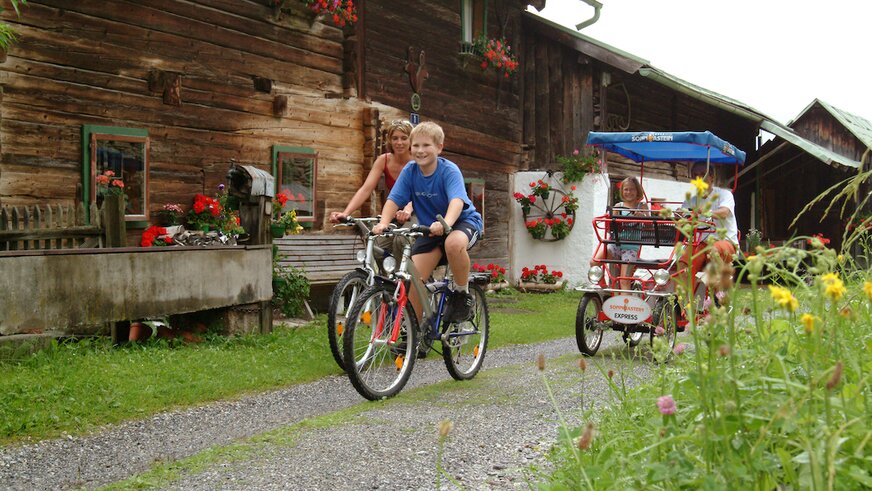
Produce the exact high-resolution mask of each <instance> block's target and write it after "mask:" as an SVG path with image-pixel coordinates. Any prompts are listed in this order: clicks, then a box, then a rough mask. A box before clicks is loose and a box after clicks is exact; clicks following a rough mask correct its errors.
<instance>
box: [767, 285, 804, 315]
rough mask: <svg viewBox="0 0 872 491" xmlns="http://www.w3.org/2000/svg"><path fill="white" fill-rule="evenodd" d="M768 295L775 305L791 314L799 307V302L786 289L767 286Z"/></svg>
mask: <svg viewBox="0 0 872 491" xmlns="http://www.w3.org/2000/svg"><path fill="white" fill-rule="evenodd" d="M769 294H770V295H772V300H775V303H777V304H778V305H779V306H780V307H784V308H785V309H787V310H789V311H791V312H793V311H794V310H796V309H797V307H799V301H798V300H797V299H796V297H794V296H793V294H792V293H790V290H788V289H787V288H782V287H780V286H773V285H769Z"/></svg>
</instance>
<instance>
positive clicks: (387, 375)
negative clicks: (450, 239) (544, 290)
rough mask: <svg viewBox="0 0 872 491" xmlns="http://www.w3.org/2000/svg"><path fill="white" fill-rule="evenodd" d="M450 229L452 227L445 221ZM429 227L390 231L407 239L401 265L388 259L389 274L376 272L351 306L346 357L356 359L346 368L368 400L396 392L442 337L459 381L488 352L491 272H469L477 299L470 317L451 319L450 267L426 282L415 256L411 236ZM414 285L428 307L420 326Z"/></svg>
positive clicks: (448, 365)
mask: <svg viewBox="0 0 872 491" xmlns="http://www.w3.org/2000/svg"><path fill="white" fill-rule="evenodd" d="M443 226H444V227H445V230H446V234H447V233H450V227H447V226H446V225H445V224H443ZM429 233H430V229H429V227H424V226H420V225H416V226H413V227H408V228H395V229H393V230H389V231H388V232H386V233H385V235H392V236H395V237H402V238H403V240H404V241H405V244H404V247H403V255H402V258H401V261H400V264H399V267H397V265H396V260H395V259H394V258H393V257H388V258H385V262H384V269H385V271H387V272H388V275H387V276H379V275H377V276H375V277H374V280H375V282H374V284H373V285H372V286H370V287H368V288H367V289H366V290H365V291H364V292H363V293H362V294H361V296H360V298H358V300H357V301H356V302H355V303H354V305H353V306H352V307H351V310H350V311H349V313H348V316H347V319H348V323H347V326H346V329H345V334H344V335H343V356H344V359H345V360H354V362H353V363H350V364H348V363H347V365H348V367H347V369H346V373H348V377H349V379H350V380H351V384H352V385H353V386H354V388H355V389H356V390H357V392H358V393H360V395H362V396H363V397H365V398H366V399H369V400H378V399H382V398H387V397H393V396H394V395H396V394H398V393H399V392H400V391H401V390H402V389H403V387H404V386H405V385H406V382H408V380H409V377H410V375H411V373H412V369H413V368H414V365H415V360H416V359H417V358H418V355H419V352H423V353H426V352H428V351H430V350H434V351H436V347H435V341H437V340H438V341H440V343H439V344H440V345H441V355H442V358H443V360H444V362H445V367H446V369H447V370H448V373H449V374H450V375H451V377H452V378H454V379H455V380H468V379H471V378H473V377H475V375H476V374H477V373H478V372H479V370H480V369H481V366H482V362H483V361H484V357H485V353H486V351H487V342H488V337H489V332H490V317H489V314H488V307H487V300H486V298H485V294H484V290H483V289H482V287H481V285H482V284H486V283H487V281H488V277H487V275H486V274H481V273H474V272H473V273H470V276H469V292H470V293H471V294H472V295H473V298H474V307H473V311H472V315H471V318H470V319H469V320H466V321H462V322H450V321H448V320H446V315H445V314H446V311H445V306H446V304H447V299H448V297H449V295H450V294H451V293H452V291H453V290H452V287H451V284H452V279H451V278H452V277H451V273H450V271H449V272H448V273H447V274H446V275H445V277H444V278H442V279H437V280H434V279H430V280H429V281H428V282H427V283H426V284H422V282H421V281H419V275H418V272H417V270H416V269H415V265H414V263H413V262H412V261H411V256H410V252H411V244H410V240H409V239H411V238H414V237H420V236H422V235H424V234H429ZM409 285H414V286H413V287H412V290H413V291H414V294H416V295H418V298H419V300H420V304H421V305H422V306H423V309H424V312H423V315H422V316H421V327H420V328H419V324H418V320H417V316H416V314H415V311H414V309H413V308H412V305H411V303H410V302H409V297H408V294H409Z"/></svg>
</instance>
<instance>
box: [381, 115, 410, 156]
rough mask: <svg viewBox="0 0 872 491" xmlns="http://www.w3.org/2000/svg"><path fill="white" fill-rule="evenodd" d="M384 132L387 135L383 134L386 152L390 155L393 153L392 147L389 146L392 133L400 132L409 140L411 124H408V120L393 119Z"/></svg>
mask: <svg viewBox="0 0 872 491" xmlns="http://www.w3.org/2000/svg"><path fill="white" fill-rule="evenodd" d="M385 131H386V132H387V133H385V135H386V136H387V138H386V139H387V147H388V150H389V151H390V152H391V153H394V147H393V145H391V137H392V136H394V131H400V132H402V133H405V134H406V136H408V137H409V138H411V136H412V123H410V122H409V121H408V120H405V119H395V120H393V121H391V124H389V125H388V127H387V129H386V130H385Z"/></svg>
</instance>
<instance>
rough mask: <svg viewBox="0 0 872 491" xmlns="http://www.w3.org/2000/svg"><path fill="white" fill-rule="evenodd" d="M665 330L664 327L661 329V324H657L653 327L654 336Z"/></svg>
mask: <svg viewBox="0 0 872 491" xmlns="http://www.w3.org/2000/svg"><path fill="white" fill-rule="evenodd" d="M665 332H666V329H663V326H657V327H655V328H654V335H655V336H662V335H663V334H664V333H665Z"/></svg>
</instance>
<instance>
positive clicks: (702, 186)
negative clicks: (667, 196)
mask: <svg viewBox="0 0 872 491" xmlns="http://www.w3.org/2000/svg"><path fill="white" fill-rule="evenodd" d="M690 183H691V184H693V187H695V188H696V194H699V195H701V194H703V193H705V192H706V190H707V189H708V188H709V185H708V183H707V182H705V180H703V178H701V177H697V178H696V179H694V180H692V181H690Z"/></svg>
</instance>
